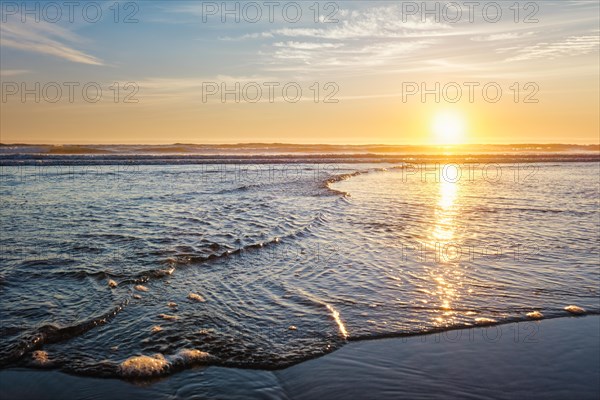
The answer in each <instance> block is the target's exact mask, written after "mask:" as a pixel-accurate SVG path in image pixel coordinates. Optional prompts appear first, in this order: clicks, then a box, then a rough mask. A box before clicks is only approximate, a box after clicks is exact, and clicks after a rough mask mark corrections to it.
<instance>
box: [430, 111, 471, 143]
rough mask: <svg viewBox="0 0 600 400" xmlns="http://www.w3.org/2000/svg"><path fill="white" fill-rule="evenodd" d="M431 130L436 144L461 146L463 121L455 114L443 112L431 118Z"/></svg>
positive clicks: (463, 132)
mask: <svg viewBox="0 0 600 400" xmlns="http://www.w3.org/2000/svg"><path fill="white" fill-rule="evenodd" d="M432 130H433V134H434V136H435V143H436V144H440V145H452V144H461V143H462V142H463V141H464V135H465V121H464V119H463V117H462V115H460V114H459V113H457V112H452V111H443V112H440V113H438V114H437V115H436V116H435V117H434V118H433V123H432Z"/></svg>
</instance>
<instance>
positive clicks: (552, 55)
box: [498, 34, 600, 61]
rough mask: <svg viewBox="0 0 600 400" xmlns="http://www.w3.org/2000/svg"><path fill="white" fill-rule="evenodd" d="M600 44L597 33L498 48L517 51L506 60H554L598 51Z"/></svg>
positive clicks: (502, 50)
mask: <svg viewBox="0 0 600 400" xmlns="http://www.w3.org/2000/svg"><path fill="white" fill-rule="evenodd" d="M599 45H600V37H599V36H598V35H597V34H595V35H578V36H570V37H568V38H566V39H564V40H559V41H556V42H553V43H548V42H542V43H537V44H535V45H531V46H526V47H522V48H515V47H509V48H502V49H498V52H500V53H507V52H510V53H516V55H515V56H513V57H509V58H508V59H507V60H506V61H524V60H534V59H539V58H544V59H549V60H552V59H556V58H559V57H568V56H570V57H572V56H578V55H586V54H590V53H592V52H597V51H598V47H599Z"/></svg>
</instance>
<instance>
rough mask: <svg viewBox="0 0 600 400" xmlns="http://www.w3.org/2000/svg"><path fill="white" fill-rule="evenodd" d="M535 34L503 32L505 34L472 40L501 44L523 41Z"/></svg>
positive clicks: (473, 39)
mask: <svg viewBox="0 0 600 400" xmlns="http://www.w3.org/2000/svg"><path fill="white" fill-rule="evenodd" d="M533 34H534V32H503V33H494V34H491V35H486V36H475V37H473V38H471V40H472V41H474V42H499V41H508V40H515V39H523V38H526V37H529V36H531V35H533Z"/></svg>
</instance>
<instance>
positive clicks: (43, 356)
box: [31, 350, 50, 365]
mask: <svg viewBox="0 0 600 400" xmlns="http://www.w3.org/2000/svg"><path fill="white" fill-rule="evenodd" d="M31 358H33V362H34V364H37V365H46V364H48V362H49V361H50V360H49V359H48V353H47V352H45V351H44V350H36V351H34V352H33V353H32V354H31Z"/></svg>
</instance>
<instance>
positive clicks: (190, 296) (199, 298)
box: [188, 293, 206, 303]
mask: <svg viewBox="0 0 600 400" xmlns="http://www.w3.org/2000/svg"><path fill="white" fill-rule="evenodd" d="M188 299H190V300H194V301H197V302H198V303H204V302H205V301H206V300H205V299H204V297H202V296H200V295H199V294H196V293H190V294H188Z"/></svg>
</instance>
